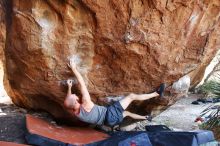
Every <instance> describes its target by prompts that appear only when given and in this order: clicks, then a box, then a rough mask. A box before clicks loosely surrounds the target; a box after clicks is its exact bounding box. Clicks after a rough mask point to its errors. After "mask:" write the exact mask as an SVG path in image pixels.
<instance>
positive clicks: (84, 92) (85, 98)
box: [69, 60, 92, 103]
mask: <svg viewBox="0 0 220 146" xmlns="http://www.w3.org/2000/svg"><path fill="white" fill-rule="evenodd" d="M69 66H70V68H71V69H72V71H73V73H74V74H75V76H76V78H77V80H78V82H79V84H80V91H81V94H82V102H83V103H84V102H92V101H91V97H90V95H89V91H88V89H87V87H86V84H85V81H84V79H83V77H82V75H81V74H80V73H79V72H78V70H77V68H76V65H75V63H74V62H73V60H70V64H69Z"/></svg>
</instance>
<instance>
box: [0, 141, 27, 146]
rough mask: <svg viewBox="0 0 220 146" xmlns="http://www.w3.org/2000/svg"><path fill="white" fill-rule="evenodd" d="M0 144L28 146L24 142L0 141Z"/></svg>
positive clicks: (3, 145)
mask: <svg viewBox="0 0 220 146" xmlns="http://www.w3.org/2000/svg"><path fill="white" fill-rule="evenodd" d="M0 146H30V145H25V144H17V143H13V142H6V141H0Z"/></svg>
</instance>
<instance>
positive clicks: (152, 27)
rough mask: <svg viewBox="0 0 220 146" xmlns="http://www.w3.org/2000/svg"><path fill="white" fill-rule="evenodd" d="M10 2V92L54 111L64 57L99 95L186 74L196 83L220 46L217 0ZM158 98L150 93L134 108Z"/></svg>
mask: <svg viewBox="0 0 220 146" xmlns="http://www.w3.org/2000/svg"><path fill="white" fill-rule="evenodd" d="M8 7H11V10H12V12H11V14H10V15H9V16H8V18H7V19H9V20H10V22H11V23H10V24H8V25H7V43H6V59H7V62H6V63H7V76H8V79H9V81H10V85H11V88H12V91H13V93H10V95H11V98H12V99H13V101H14V103H16V104H17V105H20V106H24V107H28V108H34V109H44V110H46V111H49V112H51V113H52V114H54V115H55V116H56V117H62V116H63V113H65V110H64V109H63V105H62V102H63V99H64V97H65V94H66V93H65V92H66V87H65V86H63V85H62V82H63V81H64V80H66V79H67V78H70V77H73V76H74V75H73V74H72V73H71V71H70V70H69V69H68V67H67V63H68V58H69V57H74V58H75V60H76V61H77V64H78V67H79V68H80V72H81V73H82V74H83V76H84V79H85V80H86V83H87V86H88V89H89V92H90V93H91V95H92V96H93V99H94V101H96V99H97V98H98V97H104V96H109V95H121V94H128V93H130V92H135V93H146V92H150V91H153V90H154V89H155V88H156V87H157V86H158V85H159V84H160V83H161V82H166V83H173V82H174V81H176V80H178V79H179V78H180V77H182V76H184V75H186V74H189V73H191V74H190V75H191V78H192V81H193V83H196V82H197V81H198V80H199V79H200V78H201V75H202V74H203V72H204V69H205V67H206V66H207V64H208V63H209V62H210V60H211V59H212V57H213V56H214V55H215V53H216V51H217V49H218V48H219V47H220V44H219V42H220V39H219V38H220V29H219V28H220V24H219V12H220V1H219V0H204V1H198V0H185V1H179V0H174V1H164V0H145V1H143V0H130V1H128V0H124V1H122V0H119V1H118V0H109V1H105V0H82V1H77V0H63V1H60V0H47V1H43V0H32V1H29V2H28V3H27V2H26V1H25V0H13V1H12V5H9V6H8ZM198 71H199V72H198ZM73 91H74V92H76V93H77V94H78V93H79V91H78V88H77V86H75V88H74V89H73ZM175 99H176V96H175V97H173V98H170V100H169V101H168V102H166V103H164V105H165V106H166V105H167V104H168V103H172V101H174V100H175ZM161 104H162V102H161V101H159V99H156V98H155V99H152V100H150V101H147V102H141V103H137V105H139V106H138V107H137V108H135V109H137V111H143V112H146V110H152V109H157V107H158V106H159V105H161ZM133 105H135V104H133Z"/></svg>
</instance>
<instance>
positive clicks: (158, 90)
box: [156, 83, 166, 98]
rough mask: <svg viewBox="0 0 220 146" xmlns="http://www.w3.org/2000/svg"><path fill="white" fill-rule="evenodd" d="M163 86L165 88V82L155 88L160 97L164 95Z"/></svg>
mask: <svg viewBox="0 0 220 146" xmlns="http://www.w3.org/2000/svg"><path fill="white" fill-rule="evenodd" d="M165 88H166V84H165V83H162V84H160V87H159V88H158V89H157V90H156V92H157V93H158V94H159V95H160V97H161V98H162V97H164V91H165Z"/></svg>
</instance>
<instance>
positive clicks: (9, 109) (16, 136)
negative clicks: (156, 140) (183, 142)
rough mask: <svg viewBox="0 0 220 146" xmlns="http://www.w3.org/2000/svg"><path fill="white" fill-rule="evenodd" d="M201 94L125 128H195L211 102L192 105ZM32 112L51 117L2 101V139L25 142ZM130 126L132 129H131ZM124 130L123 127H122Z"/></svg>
mask: <svg viewBox="0 0 220 146" xmlns="http://www.w3.org/2000/svg"><path fill="white" fill-rule="evenodd" d="M199 97H200V96H198V95H195V94H191V95H189V97H187V98H182V99H180V100H179V101H177V102H176V103H175V104H174V105H172V106H171V107H169V108H168V109H167V110H166V111H164V112H162V113H161V114H160V115H158V116H157V117H155V118H153V122H151V123H149V122H146V121H142V122H137V123H135V124H132V125H129V126H130V127H125V129H124V130H144V127H145V125H147V124H165V125H167V126H169V127H170V128H172V129H175V130H179V129H182V130H194V129H198V125H197V124H196V123H194V120H195V118H196V117H198V116H199V114H200V112H201V111H202V110H204V109H205V108H206V107H207V106H209V105H210V104H200V105H192V104H191V102H192V101H195V100H197V98H199ZM27 113H28V114H32V115H36V116H39V117H44V118H45V117H46V118H51V117H50V115H49V114H47V113H44V112H34V111H27V110H25V109H23V108H19V107H16V106H15V105H7V104H3V103H0V123H1V124H0V140H1V141H11V142H16V143H23V144H25V143H26V141H25V138H24V137H25V132H26V130H25V129H26V128H25V115H26V114H27ZM129 128H130V129H129ZM122 130H123V129H122Z"/></svg>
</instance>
